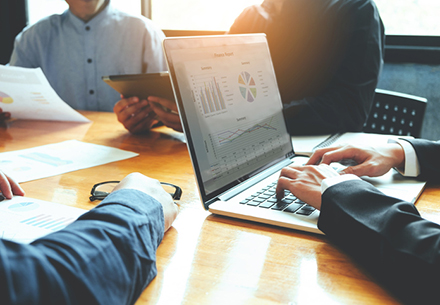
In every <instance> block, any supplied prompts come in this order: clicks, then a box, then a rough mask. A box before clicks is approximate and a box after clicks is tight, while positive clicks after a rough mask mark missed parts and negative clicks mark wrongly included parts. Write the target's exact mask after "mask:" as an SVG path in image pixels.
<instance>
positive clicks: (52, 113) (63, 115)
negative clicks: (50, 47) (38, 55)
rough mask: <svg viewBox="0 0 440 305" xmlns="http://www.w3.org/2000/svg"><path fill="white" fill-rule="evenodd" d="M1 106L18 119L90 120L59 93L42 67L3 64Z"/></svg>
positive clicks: (1, 70) (1, 71)
mask: <svg viewBox="0 0 440 305" xmlns="http://www.w3.org/2000/svg"><path fill="white" fill-rule="evenodd" d="M0 108H2V109H3V111H9V112H11V114H12V117H13V118H16V119H27V120H47V121H70V122H90V120H89V119H87V118H86V117H84V116H83V115H81V114H80V113H78V112H77V111H75V110H74V109H73V108H72V107H70V106H69V105H67V104H66V103H65V102H64V101H63V100H62V99H61V98H60V97H59V96H58V94H57V93H56V92H55V90H53V88H52V87H51V86H50V84H49V82H48V80H47V79H46V77H45V76H44V74H43V71H42V70H41V69H40V68H36V69H29V68H21V67H9V66H3V65H0Z"/></svg>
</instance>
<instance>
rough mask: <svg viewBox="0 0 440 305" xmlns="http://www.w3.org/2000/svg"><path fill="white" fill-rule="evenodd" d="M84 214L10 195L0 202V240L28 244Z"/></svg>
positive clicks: (68, 208) (83, 211)
mask: <svg viewBox="0 0 440 305" xmlns="http://www.w3.org/2000/svg"><path fill="white" fill-rule="evenodd" d="M85 212H87V211H86V210H83V209H78V208H74V207H70V206H66V205H63V204H58V203H53V202H48V201H43V200H38V199H32V198H28V197H20V196H14V197H13V198H12V199H11V200H4V201H1V202H0V238H2V239H7V240H11V241H15V242H18V243H30V242H32V241H34V240H35V239H37V238H40V237H43V236H45V235H47V234H49V233H52V232H56V231H58V230H61V229H63V228H65V227H66V226H67V225H69V224H71V223H72V222H74V221H75V220H76V219H77V218H78V217H79V216H81V215H82V214H84V213H85Z"/></svg>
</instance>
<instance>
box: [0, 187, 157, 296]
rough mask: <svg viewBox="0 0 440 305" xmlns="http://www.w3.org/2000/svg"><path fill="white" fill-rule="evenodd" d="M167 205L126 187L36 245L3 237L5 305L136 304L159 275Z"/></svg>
mask: <svg viewBox="0 0 440 305" xmlns="http://www.w3.org/2000/svg"><path fill="white" fill-rule="evenodd" d="M163 234H164V216H163V210H162V205H161V204H160V203H159V202H158V201H156V200H154V199H153V198H152V197H150V196H149V195H147V194H145V193H143V192H140V191H137V190H128V189H122V190H119V191H116V192H114V193H112V194H110V195H109V196H108V197H107V198H106V199H105V201H103V203H102V204H100V205H99V206H98V207H96V208H94V209H92V210H91V211H89V212H88V213H86V214H84V215H82V216H81V217H80V218H79V219H78V220H77V221H75V222H74V223H73V224H71V225H69V226H68V227H66V228H65V229H63V230H61V231H58V232H55V233H53V234H50V235H48V236H46V237H44V238H41V239H38V240H36V241H34V242H33V243H32V244H30V245H24V244H17V243H13V242H8V241H3V240H0V258H1V259H0V283H1V285H0V295H1V297H2V301H1V303H2V304H133V303H134V302H136V300H137V299H138V297H139V295H140V294H141V293H142V291H143V290H144V289H145V287H146V286H147V285H148V283H149V282H150V281H151V280H152V279H153V278H154V277H155V276H156V273H157V271H156V265H155V262H156V249H157V247H158V246H159V243H160V242H161V240H162V237H163Z"/></svg>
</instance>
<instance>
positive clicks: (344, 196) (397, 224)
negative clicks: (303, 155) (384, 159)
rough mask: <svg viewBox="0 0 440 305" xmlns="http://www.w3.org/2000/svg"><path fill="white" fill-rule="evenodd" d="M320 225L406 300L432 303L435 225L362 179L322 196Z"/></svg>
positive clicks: (437, 257)
mask: <svg viewBox="0 0 440 305" xmlns="http://www.w3.org/2000/svg"><path fill="white" fill-rule="evenodd" d="M318 226H319V228H320V229H321V230H322V231H323V232H324V233H325V234H326V235H327V237H328V238H329V239H330V240H331V241H333V242H334V243H336V244H337V245H338V246H340V247H341V248H342V249H344V250H345V251H347V252H348V253H349V254H351V255H352V256H353V257H354V258H355V260H356V261H357V262H359V263H360V264H361V265H362V266H363V267H364V268H365V269H366V270H367V271H368V272H370V273H371V274H372V275H373V276H375V277H376V279H377V280H378V281H379V282H380V283H381V284H383V285H385V287H386V288H388V289H389V290H390V291H391V292H393V293H395V294H396V295H397V296H398V297H400V298H401V300H403V301H404V302H405V303H418V304H427V303H432V302H433V301H434V302H437V303H438V296H435V297H434V299H433V298H432V297H433V296H434V295H436V294H437V291H438V287H440V286H439V285H440V279H439V274H440V226H439V225H437V224H435V223H432V222H430V221H428V220H425V219H423V218H421V216H420V215H419V213H418V212H417V209H416V208H415V206H414V205H413V204H411V203H408V202H402V201H401V200H399V199H396V198H391V197H387V196H386V195H384V194H383V193H381V192H380V191H379V190H377V189H376V188H374V187H373V186H371V185H370V184H369V183H367V182H365V181H358V180H356V181H346V182H342V183H340V184H337V185H334V186H332V187H330V188H328V189H327V190H326V191H325V192H324V194H323V195H322V206H321V214H320V218H319V223H318Z"/></svg>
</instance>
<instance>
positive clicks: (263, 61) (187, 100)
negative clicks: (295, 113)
mask: <svg viewBox="0 0 440 305" xmlns="http://www.w3.org/2000/svg"><path fill="white" fill-rule="evenodd" d="M164 49H165V53H166V56H167V60H168V65H169V69H170V74H171V80H172V83H173V88H174V91H175V94H176V99H177V102H178V106H179V112H180V116H181V119H182V124H183V127H184V130H185V135H186V137H187V141H188V148H189V149H190V153H191V159H192V162H193V165H194V168H195V171H196V175H197V180H198V183H199V188H200V191H201V193H202V194H201V195H202V197H204V198H202V199H203V200H204V201H205V200H206V199H209V198H212V197H213V196H215V195H218V194H219V193H221V192H222V191H223V190H225V189H228V188H230V187H231V186H234V185H236V184H239V183H240V182H242V181H244V180H246V179H247V178H249V177H251V176H253V175H255V174H256V173H258V172H261V171H262V170H263V169H265V168H267V167H269V166H270V165H272V164H274V163H276V162H279V161H280V160H282V159H285V158H286V157H289V156H291V155H292V154H293V151H292V144H291V140H290V136H289V134H288V132H287V129H286V125H285V121H284V118H283V114H282V103H281V98H280V94H279V91H278V87H277V82H276V79H275V73H274V70H273V66H272V61H271V57H270V54H269V48H268V45H267V41H266V37H265V35H262V34H257V35H223V36H204V37H184V38H169V39H165V41H164Z"/></svg>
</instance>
